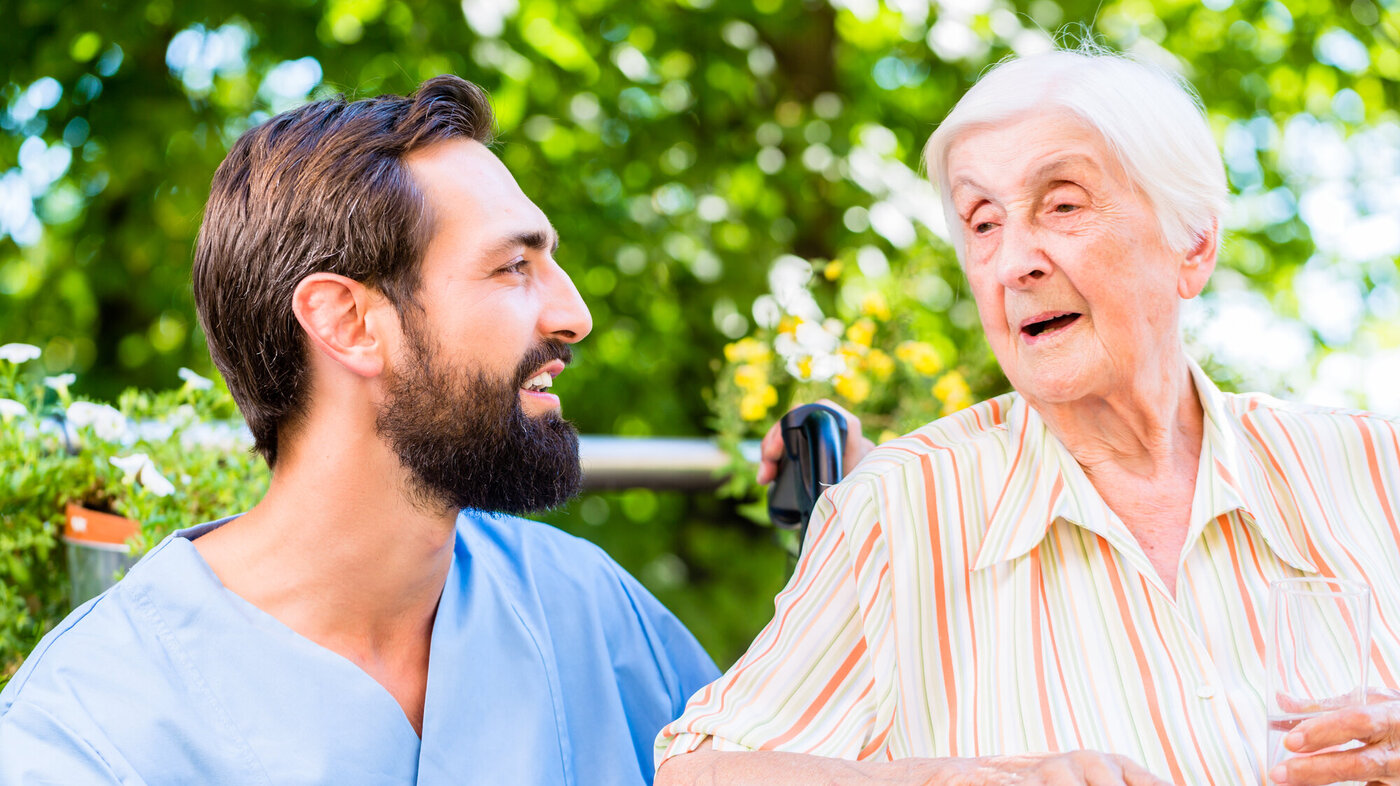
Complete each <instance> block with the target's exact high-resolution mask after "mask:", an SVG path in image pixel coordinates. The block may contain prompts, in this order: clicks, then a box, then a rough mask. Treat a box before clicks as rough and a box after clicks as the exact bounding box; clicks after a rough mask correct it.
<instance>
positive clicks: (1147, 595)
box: [1138, 574, 1239, 783]
mask: <svg viewBox="0 0 1400 786" xmlns="http://www.w3.org/2000/svg"><path fill="white" fill-rule="evenodd" d="M1138 583H1140V584H1141V585H1142V599H1143V601H1145V602H1146V605H1147V615H1148V617H1149V618H1150V619H1151V620H1152V630H1154V631H1156V633H1157V640H1158V641H1166V637H1165V636H1163V635H1162V625H1161V623H1160V622H1159V621H1158V620H1157V604H1156V603H1153V602H1152V595H1153V593H1154V592H1155V590H1154V589H1153V588H1152V584H1151V582H1149V581H1148V580H1147V578H1146V577H1145V576H1143V575H1142V574H1138ZM1163 650H1164V651H1165V654H1166V656H1167V664H1168V665H1170V666H1171V667H1172V674H1174V675H1176V694H1177V698H1178V699H1179V700H1180V701H1181V706H1182V708H1183V709H1184V708H1185V707H1186V686H1185V684H1184V681H1183V680H1182V678H1181V669H1179V668H1177V665H1176V659H1175V658H1173V657H1172V653H1171V650H1170V649H1168V648H1166V647H1163ZM1143 684H1144V685H1145V684H1146V681H1144V683H1143ZM1186 728H1187V730H1188V732H1189V733H1190V734H1191V747H1192V748H1194V749H1195V750H1196V761H1198V762H1200V763H1201V766H1202V767H1204V766H1205V763H1206V757H1205V754H1204V753H1203V752H1202V751H1201V742H1200V740H1198V739H1197V738H1196V727H1194V726H1192V725H1191V724H1189V723H1188V724H1186ZM1162 732H1163V730H1162V729H1161V728H1160V727H1159V728H1158V730H1157V733H1158V734H1161V733H1162ZM1235 764H1236V766H1239V762H1236V763H1235ZM1177 782H1178V783H1180V782H1181V781H1180V780H1178V781H1177Z"/></svg>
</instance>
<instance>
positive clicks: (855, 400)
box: [836, 374, 870, 404]
mask: <svg viewBox="0 0 1400 786" xmlns="http://www.w3.org/2000/svg"><path fill="white" fill-rule="evenodd" d="M836 392H837V393H838V394H839V395H840V396H841V397H842V398H844V399H846V400H847V401H849V402H851V403H852V404H859V403H861V402H862V401H864V400H866V399H867V398H869V397H870V380H868V379H866V378H865V376H864V375H861V374H841V375H840V376H838V377H836Z"/></svg>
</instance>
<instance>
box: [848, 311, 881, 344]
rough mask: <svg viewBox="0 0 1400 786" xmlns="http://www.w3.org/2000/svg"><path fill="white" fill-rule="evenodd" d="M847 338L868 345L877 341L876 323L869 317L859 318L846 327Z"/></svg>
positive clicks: (855, 342)
mask: <svg viewBox="0 0 1400 786" xmlns="http://www.w3.org/2000/svg"><path fill="white" fill-rule="evenodd" d="M846 338H847V339H848V340H849V341H851V342H852V343H854V344H860V345H861V346H863V347H868V346H870V345H871V343H872V342H874V341H875V323H874V322H872V321H870V320H869V319H865V318H862V319H857V320H856V321H855V322H852V323H851V326H850V327H848V328H846Z"/></svg>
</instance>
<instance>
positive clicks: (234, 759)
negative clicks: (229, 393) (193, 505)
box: [0, 511, 719, 784]
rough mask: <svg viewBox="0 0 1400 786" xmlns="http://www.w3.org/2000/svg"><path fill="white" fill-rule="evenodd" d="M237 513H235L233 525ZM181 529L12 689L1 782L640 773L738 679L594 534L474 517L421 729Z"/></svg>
mask: <svg viewBox="0 0 1400 786" xmlns="http://www.w3.org/2000/svg"><path fill="white" fill-rule="evenodd" d="M225 521H226V520H225ZM222 523H223V521H218V522H213V523H211V524H205V525H202V526H199V527H194V528H192V529H188V530H183V531H180V532H177V533H175V534H174V535H171V536H170V537H169V538H166V539H165V540H164V541H162V542H161V543H160V544H159V545H158V546H156V548H155V549H153V550H152V551H151V552H150V553H149V554H148V555H147V556H146V557H145V558H144V559H142V560H141V562H140V563H139V564H137V565H136V566H135V567H134V568H132V569H131V571H130V573H129V574H128V575H127V577H126V578H125V579H123V580H122V581H121V582H119V583H118V584H117V585H116V586H115V587H113V588H112V589H111V590H108V591H107V592H106V593H104V594H103V595H101V596H99V597H97V598H95V599H93V600H91V601H89V602H88V603H86V604H84V605H83V606H81V607H79V608H78V609H76V610H74V612H73V613H72V614H71V615H69V616H68V618H67V619H65V620H64V621H63V623H62V624H60V625H59V626H58V627H57V628H56V629H55V630H54V631H52V632H51V633H50V634H49V635H48V636H46V637H45V638H44V640H43V641H42V642H41V643H40V644H39V646H38V647H37V648H35V650H34V652H33V653H32V654H31V655H30V656H29V658H28V660H26V661H25V662H24V664H23V665H22V666H21V667H20V670H19V671H18V673H16V674H15V676H14V678H13V679H12V680H11V681H10V683H9V685H8V686H7V687H6V689H5V690H4V691H3V692H0V784H31V783H83V784H89V783H124V784H131V783H152V784H156V783H172V784H188V783H200V784H245V783H259V784H273V783H275V784H290V783H298V784H299V783H332V784H336V783H338V784H381V783H383V784H388V783H394V784H405V783H419V784H467V783H481V784H533V783H540V784H639V783H650V782H651V779H652V773H653V765H652V743H653V740H654V738H655V736H656V733H657V732H658V731H659V730H660V729H661V727H662V726H663V725H665V724H666V723H667V722H669V721H670V720H671V719H672V718H675V717H676V716H678V715H680V713H681V710H682V709H683V708H684V706H685V702H686V699H688V698H689V697H690V695H691V694H692V693H694V692H695V691H697V690H699V689H700V688H702V687H704V686H705V685H706V684H708V683H709V682H711V681H712V680H714V679H715V678H716V677H718V676H719V673H718V671H717V670H716V669H715V666H714V663H713V662H712V661H711V660H710V658H709V656H707V655H706V654H705V652H704V651H703V650H702V649H701V648H700V645H699V644H698V643H697V642H696V641H695V639H694V637H692V636H691V635H690V633H689V632H688V631H687V630H686V629H685V628H684V627H683V626H682V625H681V623H680V622H679V621H678V620H677V619H676V618H675V617H674V616H672V615H671V613H670V612H668V611H666V609H664V608H663V607H662V606H661V604H659V603H658V602H657V601H656V599H655V598H653V597H652V596H651V594H650V593H648V592H647V591H646V590H645V589H643V588H642V586H641V585H640V584H638V583H637V582H636V580H635V579H633V578H632V577H631V576H629V575H628V574H627V573H626V572H625V571H623V570H622V568H621V567H619V566H618V565H617V564H616V563H615V562H613V561H612V560H611V559H610V558H608V556H607V555H606V554H604V553H603V552H602V550H600V549H599V548H597V547H596V546H594V545H593V544H591V543H589V542H587V541H584V540H580V539H578V538H575V537H573V536H570V535H567V534H565V533H563V532H560V531H559V530H556V529H554V528H552V527H549V526H546V525H543V524H538V523H535V522H531V521H525V520H522V519H517V518H512V517H506V516H493V515H489V514H481V513H476V512H472V511H463V513H462V515H461V516H459V517H458V519H457V540H456V547H455V548H454V550H453V558H452V566H451V568H450V570H449V572H448V575H447V582H446V584H445V586H444V587H443V592H442V599H441V601H440V602H439V604H438V609H437V617H436V619H435V621H434V623H433V638H432V649H431V653H430V660H429V666H428V686H427V699H426V702H425V705H424V713H423V736H422V739H421V741H420V740H419V737H418V736H417V735H416V734H415V733H414V731H413V727H412V726H411V725H409V722H408V719H407V718H406V717H405V716H404V713H403V710H402V709H401V708H400V707H399V705H398V703H397V702H396V701H395V700H394V698H393V697H392V696H391V695H390V694H389V693H388V691H386V690H384V688H383V687H381V686H380V685H379V683H377V682H375V681H374V679H373V678H371V677H370V676H369V675H368V674H366V673H365V672H364V671H362V670H361V669H360V668H359V667H358V666H356V665H354V664H353V663H351V662H350V661H348V660H346V659H345V658H343V657H341V656H340V655H337V654H336V653H334V652H332V651H330V650H328V649H326V648H324V647H321V646H320V645H318V644H315V643H313V642H312V641H310V640H309V639H306V638H304V637H302V636H300V635H298V634H296V633H294V632H293V631H292V630H291V629H290V628H288V627H286V626H285V625H283V624H282V623H281V622H278V621H277V620H276V619H275V618H273V617H271V616H269V615H268V614H266V613H264V612H263V611H261V610H259V609H258V608H257V607H255V606H253V605H252V604H250V603H248V602H247V601H245V600H243V599H242V598H240V597H239V596H237V595H235V594H233V593H231V592H229V591H227V590H225V589H224V588H223V585H222V584H220V583H219V580H218V578H217V577H216V576H215V575H214V573H213V572H212V571H210V569H209V566H208V565H207V564H205V562H204V560H203V559H201V558H200V556H199V554H198V552H197V551H196V550H195V548H194V545H193V544H192V543H191V542H190V541H191V540H193V539H194V538H197V537H199V536H200V535H202V534H203V533H205V532H208V531H209V530H211V529H213V528H214V527H217V526H219V525H220V524H222Z"/></svg>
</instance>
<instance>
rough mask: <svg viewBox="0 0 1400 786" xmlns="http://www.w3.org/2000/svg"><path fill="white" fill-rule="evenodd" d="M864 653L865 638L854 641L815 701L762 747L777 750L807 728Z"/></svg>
mask: <svg viewBox="0 0 1400 786" xmlns="http://www.w3.org/2000/svg"><path fill="white" fill-rule="evenodd" d="M864 654H865V639H864V638H862V639H858V640H857V641H856V646H854V647H852V648H851V651H850V653H849V654H848V655H846V659H845V660H844V661H842V663H841V667H840V668H838V669H837V670H836V673H835V674H833V675H831V679H829V680H827V682H826V686H825V687H823V688H822V692H821V693H819V694H817V699H816V701H814V702H812V704H811V706H809V707H808V708H807V711H806V712H804V713H802V717H801V718H798V719H797V723H795V724H793V725H792V728H790V729H788V730H787V731H785V732H783V733H782V734H780V735H778V736H777V737H774V738H773V739H771V740H768V741H766V742H764V743H763V747H764V748H765V749H771V750H777V749H778V748H781V747H782V746H783V744H784V743H786V742H788V741H789V740H791V739H792V738H793V737H796V736H797V735H798V734H801V733H802V732H803V730H805V729H806V728H807V725H808V724H810V723H811V722H812V719H813V718H816V717H817V713H819V712H821V711H822V710H824V709H826V703H827V702H828V701H830V700H831V696H832V694H834V693H836V689H837V688H839V687H841V683H842V682H844V681H845V680H846V675H847V674H850V673H851V669H854V668H855V667H856V663H858V662H859V661H860V657H861V656H862V655H864Z"/></svg>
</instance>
